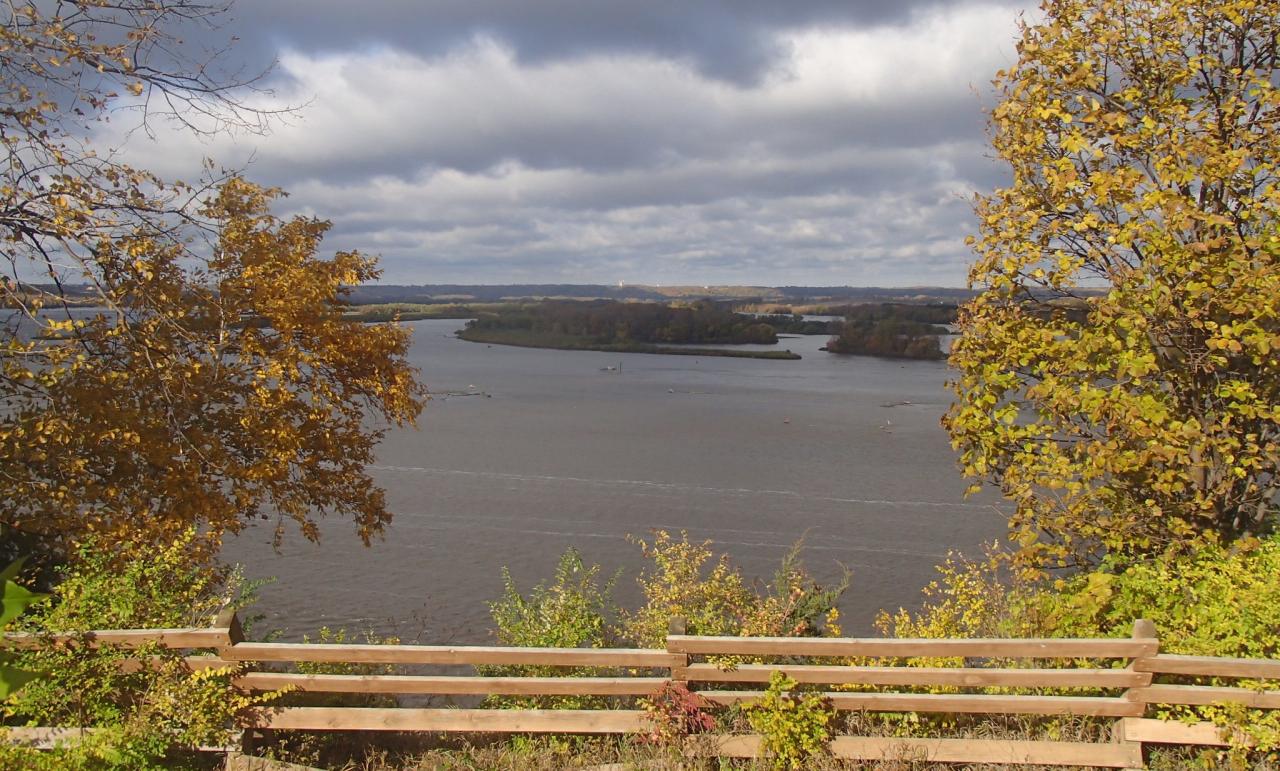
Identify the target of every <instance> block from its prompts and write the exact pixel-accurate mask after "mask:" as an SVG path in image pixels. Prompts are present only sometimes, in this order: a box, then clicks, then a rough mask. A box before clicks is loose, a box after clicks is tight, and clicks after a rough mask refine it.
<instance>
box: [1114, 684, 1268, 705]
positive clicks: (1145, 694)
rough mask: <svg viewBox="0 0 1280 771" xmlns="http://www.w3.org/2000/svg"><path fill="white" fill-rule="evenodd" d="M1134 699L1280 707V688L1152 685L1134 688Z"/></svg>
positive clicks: (1173, 702)
mask: <svg viewBox="0 0 1280 771" xmlns="http://www.w3.org/2000/svg"><path fill="white" fill-rule="evenodd" d="M1133 698H1135V699H1137V700H1140V701H1143V702H1145V703H1147V704H1217V703H1219V702H1232V703H1235V704H1243V705H1244V706H1246V707H1257V708H1260V709H1280V691H1255V690H1252V689H1249V688H1226V687H1215V686H1208V685H1150V686H1147V687H1146V688H1138V689H1136V690H1135V691H1134V696H1133Z"/></svg>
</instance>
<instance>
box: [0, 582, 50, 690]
mask: <svg viewBox="0 0 1280 771" xmlns="http://www.w3.org/2000/svg"><path fill="white" fill-rule="evenodd" d="M22 562H23V561H22V560H21V559H18V560H14V562H13V563H12V564H10V565H9V567H7V568H5V569H4V572H0V586H2V587H3V592H4V606H3V608H0V630H4V629H6V628H8V626H9V624H10V623H11V622H12V621H14V620H16V619H17V618H18V617H19V616H21V615H22V613H23V612H24V611H25V610H26V609H27V608H29V607H30V606H32V605H34V604H35V603H37V602H39V601H40V600H42V599H44V598H45V597H46V596H47V595H44V594H37V593H35V592H33V591H31V590H29V589H27V588H25V587H23V586H19V585H18V583H17V582H16V581H14V579H15V578H17V577H18V572H19V571H20V570H22ZM15 658H16V655H15V654H13V653H10V652H8V651H0V701H2V700H4V699H7V698H9V695H10V694H12V693H15V692H16V691H17V690H18V689H19V688H21V687H22V686H24V685H26V684H27V683H29V682H31V681H32V680H35V679H36V678H38V677H40V673H39V672H32V671H30V670H27V669H21V668H19V667H15V666H11V662H12V661H14V659H15Z"/></svg>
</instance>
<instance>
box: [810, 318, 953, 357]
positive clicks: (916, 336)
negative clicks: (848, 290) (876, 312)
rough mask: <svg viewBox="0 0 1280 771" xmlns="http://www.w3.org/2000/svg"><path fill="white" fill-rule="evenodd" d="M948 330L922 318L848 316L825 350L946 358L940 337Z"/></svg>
mask: <svg viewBox="0 0 1280 771" xmlns="http://www.w3.org/2000/svg"><path fill="white" fill-rule="evenodd" d="M946 333H947V329H946V327H939V326H935V325H932V324H924V323H922V322H919V321H901V320H897V319H882V320H879V321H862V320H856V321H855V320H853V319H848V320H846V321H845V322H844V323H843V324H841V325H840V331H839V332H837V333H836V334H835V335H833V336H832V338H831V339H830V340H829V341H828V342H827V346H826V350H827V351H829V352H831V353H851V354H858V355H861V356H884V357H889V358H897V359H943V358H946V354H944V353H943V352H942V347H941V343H940V342H939V339H938V336H939V335H945V334H946Z"/></svg>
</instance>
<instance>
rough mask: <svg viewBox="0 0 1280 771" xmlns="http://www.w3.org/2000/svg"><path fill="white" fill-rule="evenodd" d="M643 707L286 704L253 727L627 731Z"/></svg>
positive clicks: (638, 721)
mask: <svg viewBox="0 0 1280 771" xmlns="http://www.w3.org/2000/svg"><path fill="white" fill-rule="evenodd" d="M644 721H645V713H644V712H643V711H641V710H603V709H602V710H575V709H551V710H543V709H412V708H407V707H391V708H386V709H381V708H367V707H283V708H280V709H275V710H270V711H269V712H267V713H265V714H264V715H262V716H261V717H260V718H259V719H258V721H257V722H256V724H255V725H254V726H252V727H254V728H263V729H271V730H307V731H474V732H501V733H567V734H624V733H633V732H635V731H639V730H640V729H641V728H642V727H643V726H644Z"/></svg>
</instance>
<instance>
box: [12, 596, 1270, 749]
mask: <svg viewBox="0 0 1280 771" xmlns="http://www.w3.org/2000/svg"><path fill="white" fill-rule="evenodd" d="M682 632H683V622H682V621H680V620H678V619H677V620H673V623H672V633H671V634H669V635H668V636H667V639H666V649H665V650H661V649H659V650H653V649H583V648H515V647H492V646H433V645H358V644H315V643H311V644H300V643H257V642H247V641H245V640H244V639H243V635H242V634H241V632H240V627H239V624H238V622H237V621H236V618H235V616H234V614H224V615H223V616H220V617H219V619H218V621H217V622H215V626H213V627H211V628H198V629H194V628H193V629H150V630H136V629H131V630H108V631H95V632H91V633H89V634H88V635H87V638H86V637H78V636H67V637H66V639H67V640H71V639H87V640H88V642H89V644H91V645H105V644H111V645H117V646H121V647H124V648H136V647H139V646H142V645H144V644H151V643H159V644H160V645H162V646H165V647H167V648H171V649H190V650H191V651H193V652H195V651H200V650H203V651H210V650H211V651H212V652H211V653H208V652H206V653H204V654H203V655H193V656H189V657H188V658H187V659H186V660H187V662H188V664H189V665H190V666H192V667H193V668H202V667H227V666H235V665H242V666H244V667H246V670H245V671H244V672H243V673H242V674H240V675H239V676H237V678H236V679H235V681H234V682H235V684H236V685H237V686H239V687H240V688H243V689H245V690H248V691H273V690H278V689H281V688H289V689H292V690H294V691H296V692H300V693H325V694H366V695H368V694H385V695H394V696H426V695H430V696H464V697H468V696H472V697H473V696H523V697H527V696H544V697H554V696H599V697H609V698H606V699H603V700H602V702H603V703H605V704H607V705H608V706H604V707H601V708H598V709H488V708H456V707H401V706H396V707H378V708H376V707H306V706H283V707H274V708H269V709H268V710H266V711H264V712H263V713H262V714H261V715H260V716H259V717H258V718H257V720H256V722H254V723H253V728H255V729H262V730H271V731H291V730H305V731H334V730H341V731H428V732H504V733H505V732H512V733H557V734H627V733H635V732H641V731H644V730H646V728H647V727H648V725H647V723H646V717H645V713H644V711H643V710H640V709H637V708H636V706H637V705H636V704H635V701H634V700H635V698H636V697H642V696H646V695H651V694H653V693H655V692H656V691H658V690H659V689H660V688H661V687H662V686H663V685H664V684H666V683H668V682H671V681H674V682H680V683H685V684H687V685H688V686H689V687H690V688H691V690H693V691H694V692H696V693H697V694H699V695H700V696H701V697H702V698H703V699H705V701H706V703H707V704H708V705H711V706H712V707H718V706H725V705H731V704H741V703H750V702H753V701H755V700H757V699H758V698H760V696H761V694H762V691H761V688H762V687H763V684H765V683H767V682H768V680H769V677H770V675H771V673H772V672H774V671H782V672H783V673H785V674H786V675H788V676H789V677H791V678H792V679H794V680H796V681H797V682H800V683H803V684H806V685H807V686H809V687H815V688H817V689H820V690H822V691H824V693H825V696H826V697H827V698H829V699H830V703H831V705H832V706H833V707H834V708H835V709H837V710H852V711H864V712H895V713H902V712H916V713H947V714H952V715H1080V716H1088V717H1091V718H1101V719H1109V720H1112V721H1114V723H1113V730H1112V732H1111V733H1112V738H1113V740H1112V741H1111V742H1109V743H1101V742H1082V741H1024V740H1005V739H955V738H925V739H905V738H897V737H884V736H840V737H837V738H836V739H835V740H834V741H833V742H832V743H831V751H832V753H833V754H835V755H836V756H838V757H844V758H851V759H864V760H878V759H911V760H929V761H936V762H960V763H963V762H997V763H1009V764H1043V765H1062V766H1070V765H1082V766H1101V767H1114V768H1142V767H1143V745H1144V744H1150V743H1162V744H1181V745H1209V746H1215V745H1216V746H1226V745H1228V744H1229V742H1228V740H1227V738H1226V737H1224V735H1223V733H1222V731H1220V730H1219V728H1218V727H1217V726H1215V725H1213V724H1212V723H1206V722H1200V723H1191V724H1187V723H1182V722H1177V721H1167V720H1160V719H1154V718H1153V717H1151V716H1152V715H1153V714H1154V712H1155V711H1156V710H1158V709H1159V708H1161V707H1169V706H1173V705H1207V704H1216V703H1224V702H1231V703H1238V704H1242V705H1245V706H1248V707H1254V708H1262V709H1275V708H1280V691H1277V690H1257V689H1255V688H1245V687H1239V686H1224V685H1194V684H1167V683H1163V682H1157V679H1158V678H1159V679H1161V680H1167V679H1170V678H1173V679H1176V680H1178V681H1180V682H1182V683H1185V682H1187V681H1188V680H1197V679H1212V680H1213V681H1214V682H1222V680H1223V679H1228V680H1231V679H1240V678H1247V679H1250V680H1269V679H1275V680H1280V660H1275V659H1230V658H1212V657H1200V656H1176V655H1167V654H1161V653H1160V652H1159V647H1160V645H1159V640H1158V639H1157V637H1156V632H1155V629H1154V627H1153V626H1152V625H1151V624H1150V622H1146V621H1141V620H1140V621H1137V622H1135V624H1134V631H1133V635H1132V637H1130V638H1127V639H1114V638H1112V639H942V640H932V639H878V638H866V639H860V638H775V637H705V636H691V635H686V634H683V633H682ZM5 638H6V640H7V643H6V644H7V645H8V646H9V647H26V646H35V645H43V644H47V643H48V641H49V639H50V638H49V637H34V636H26V635H19V634H9V635H5ZM726 657H733V658H732V659H730V660H731V661H733V662H734V664H733V665H730V666H726V665H725V660H726ZM708 658H712V659H714V660H715V661H716V662H717V663H712V662H709V661H707V659H708ZM922 658H924V659H938V660H939V661H936V662H931V661H926V662H922V661H921V660H920V659H922ZM908 659H914V661H910V662H909V661H908ZM299 663H307V664H363V665H399V666H411V667H415V668H418V669H421V668H424V667H433V668H442V667H451V668H454V667H469V668H472V669H471V671H470V672H468V673H466V674H436V673H431V674H358V675H353V674H310V673H303V672H297V671H288V669H287V665H289V664H293V665H295V666H294V669H296V668H297V667H296V665H297V664H299ZM925 663H932V664H934V665H932V666H922V665H921V664H925ZM129 665H130V666H134V667H142V666H146V665H147V662H146V661H143V660H138V659H133V660H130V663H129ZM491 666H522V667H523V666H536V667H548V668H562V669H566V670H575V669H576V670H581V669H583V668H590V669H591V670H600V671H603V672H604V673H606V674H607V675H608V676H605V675H602V674H600V672H593V674H592V676H577V675H572V676H570V675H569V674H567V675H566V676H563V677H559V676H550V677H548V676H484V675H480V674H476V673H475V671H474V668H475V667H491ZM993 689H994V690H995V691H996V692H994V693H993V692H991V691H992V690H993ZM1062 689H1081V690H1082V691H1084V692H1085V694H1086V695H1057V694H1043V693H1037V691H1043V690H1062ZM930 691H932V692H930ZM937 691H943V692H941V693H939V692H937ZM59 730H64V729H54V728H48V729H22V730H20V731H18V732H16V733H14V732H11V739H14V738H16V739H24V738H25V739H26V740H31V741H38V740H41V739H44V740H46V741H47V740H48V739H49V738H50V737H52V736H57V735H59V734H58V733H57V732H58V731H59ZM42 731H43V732H44V733H41V732H42ZM702 738H703V741H702V742H700V747H701V748H702V749H701V751H704V752H710V753H713V754H716V755H720V756H730V757H755V756H758V755H759V754H760V753H761V741H760V737H759V736H757V735H713V736H708V737H702Z"/></svg>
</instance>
